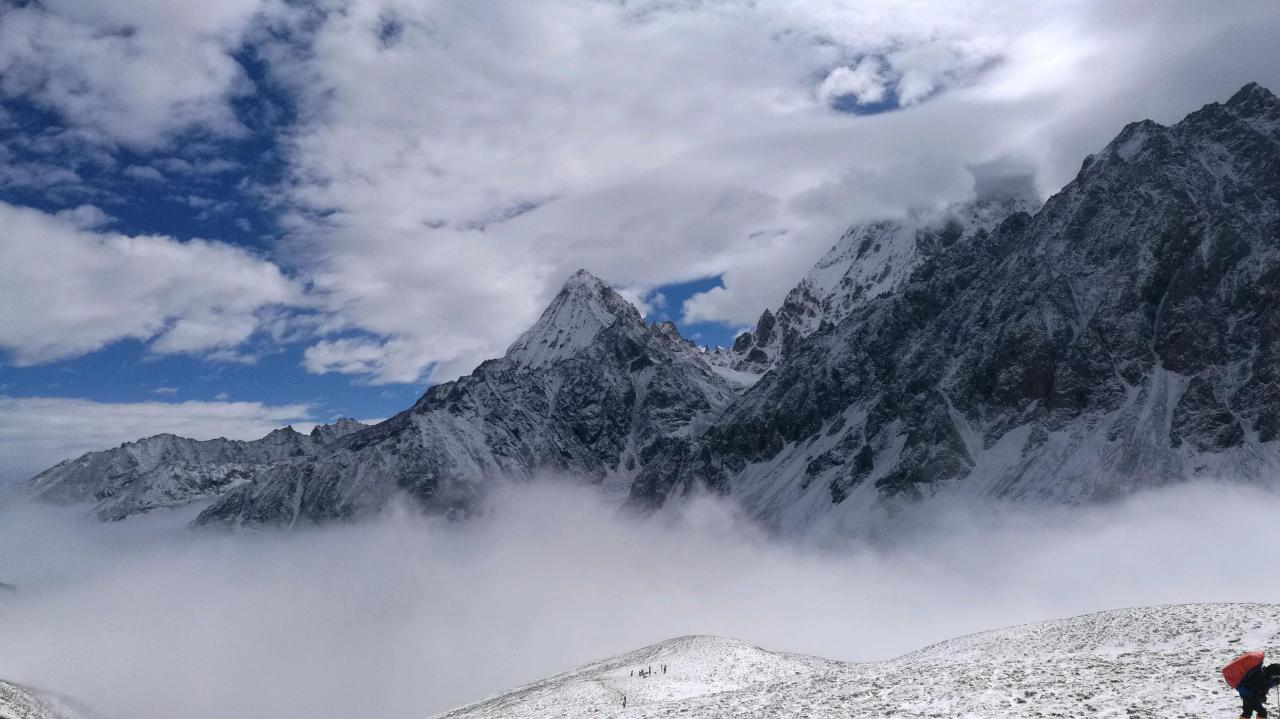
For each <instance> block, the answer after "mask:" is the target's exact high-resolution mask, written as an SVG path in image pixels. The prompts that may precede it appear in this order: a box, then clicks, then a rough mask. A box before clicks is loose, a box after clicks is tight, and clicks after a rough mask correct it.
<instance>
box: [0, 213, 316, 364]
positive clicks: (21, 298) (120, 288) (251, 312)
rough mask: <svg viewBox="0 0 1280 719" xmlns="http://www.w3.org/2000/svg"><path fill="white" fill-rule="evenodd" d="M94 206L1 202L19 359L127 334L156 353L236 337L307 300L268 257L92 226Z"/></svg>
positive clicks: (5, 283) (7, 309)
mask: <svg viewBox="0 0 1280 719" xmlns="http://www.w3.org/2000/svg"><path fill="white" fill-rule="evenodd" d="M104 217H105V215H103V214H102V213H101V211H100V210H97V209H96V208H92V207H82V208H79V209H78V210H75V211H73V212H70V213H64V214H61V215H59V216H51V215H47V214H44V213H42V212H39V211H37V210H33V209H29V208H22V207H16V206H14V205H9V204H6V203H3V202H0V226H3V227H4V228H5V233H6V237H5V240H4V241H3V242H0V348H4V349H7V350H8V351H9V352H10V353H11V355H12V357H13V359H14V361H15V362H16V363H18V364H20V365H22V364H33V363H37V362H43V361H48V360H51V359H57V358H61V357H69V356H74V355H77V354H82V353H84V352H88V351H92V350H94V349H97V348H99V347H102V346H103V345H105V344H107V343H109V342H112V341H115V340H119V339H124V338H134V339H139V340H143V341H148V340H150V341H152V344H151V345H150V347H151V349H152V351H154V352H158V353H173V352H197V351H201V350H209V349H217V348H223V347H228V346H233V345H236V344H239V343H241V342H243V341H245V340H246V339H248V338H249V337H250V336H251V335H252V334H253V333H254V331H255V330H256V329H257V328H258V327H259V325H260V320H259V314H260V313H261V312H263V311H265V310H266V309H268V308H270V307H272V306H276V305H289V304H297V303H300V302H302V301H303V294H302V292H301V290H300V289H299V288H298V287H296V286H295V285H294V283H293V282H292V281H291V280H290V279H289V278H287V277H286V276H285V275H284V274H283V273H282V272H281V271H280V269H279V268H278V267H277V266H276V265H274V264H273V263H271V262H268V261H266V260H263V259H261V258H259V257H256V256H254V255H252V254H250V253H248V252H246V251H244V250H242V249H240V248H237V247H234V246H231V245H226V244H221V243H218V242H210V241H204V240H191V241H188V242H178V241H176V240H174V239H172V238H169V237H161V236H138V237H129V236H126V235H121V234H116V233H104V232H94V231H91V230H88V229H86V228H87V227H91V226H94V225H97V224H101V223H102V222H103V221H104Z"/></svg>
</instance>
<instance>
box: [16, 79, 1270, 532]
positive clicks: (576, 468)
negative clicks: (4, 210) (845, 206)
mask: <svg viewBox="0 0 1280 719" xmlns="http://www.w3.org/2000/svg"><path fill="white" fill-rule="evenodd" d="M1035 204H1036V203H1035V202H1034V201H1033V200H1032V199H1030V198H1028V197H1027V196H1025V195H1022V194H1013V195H997V196H984V197H980V198H978V199H976V200H974V201H972V202H968V203H963V204H960V205H956V206H953V207H950V208H947V209H945V210H941V211H919V212H915V213H912V214H911V215H910V216H908V217H907V218H905V219H898V220H886V221H882V222H873V223H869V224H865V225H859V226H856V227H854V228H851V229H850V230H849V231H848V232H847V233H845V235H844V236H843V237H842V238H841V240H840V242H839V243H838V244H837V245H836V246H835V247H834V248H832V250H831V251H830V252H829V253H828V254H827V255H826V256H825V257H824V258H823V259H822V260H821V261H820V262H819V263H818V265H817V266H816V267H815V268H814V269H813V270H812V271H811V272H810V273H809V274H808V275H807V276H806V277H805V278H804V279H803V280H802V281H801V282H800V284H798V285H797V286H796V287H795V289H793V290H792V291H791V292H790V293H789V294H788V296H787V298H786V300H785V301H784V303H783V304H782V306H781V307H779V308H778V309H777V310H776V311H771V312H765V313H764V314H763V315H762V316H761V318H760V321H759V322H758V323H757V325H756V327H755V328H754V329H753V330H752V331H751V332H749V333H745V334H743V335H742V336H740V337H739V338H738V341H737V342H735V344H734V346H733V347H732V348H721V349H716V350H705V349H699V348H697V347H695V346H694V345H693V344H691V343H689V342H688V341H686V340H685V339H683V338H682V337H681V336H680V335H679V333H678V332H677V330H676V328H675V327H674V326H673V325H671V324H669V323H664V324H660V325H653V324H648V323H646V322H645V321H644V319H643V318H642V317H641V315H640V313H639V312H638V311H637V310H636V309H635V307H633V306H632V305H630V304H629V303H628V302H626V301H625V300H624V299H622V297H620V296H619V295H618V294H617V293H616V292H614V291H613V290H612V289H610V287H609V286H608V285H607V284H606V283H604V282H603V281H601V280H599V279H597V278H595V277H593V276H591V275H590V274H588V273H587V272H585V271H579V272H578V273H576V274H575V275H574V276H573V277H571V278H569V280H568V281H567V282H566V284H565V285H564V288H563V289H562V290H561V291H560V293H559V294H558V295H557V296H556V298H555V299H554V300H553V302H552V303H551V305H550V306H549V307H548V308H547V309H546V311H545V312H544V313H543V315H542V317H541V318H540V319H539V320H538V322H537V323H536V324H535V325H534V326H533V327H532V328H531V329H530V330H529V331H528V332H526V333H525V334H524V335H523V336H522V337H520V338H519V339H518V340H517V341H516V342H515V343H514V344H513V345H512V346H511V348H510V349H509V350H508V351H507V353H506V355H505V356H504V357H502V358H500V359H495V360H490V361H487V362H484V363H483V364H481V365H480V366H479V367H477V368H476V369H475V371H474V372H472V373H471V374H469V375H467V376H465V377H462V378H460V379H458V380H456V381H453V382H447V383H444V384H441V385H438V386H435V387H432V388H431V389H430V390H428V391H427V392H426V394H424V395H423V396H422V398H421V399H419V400H418V402H417V403H416V404H414V406H413V407H411V408H409V409H407V410H405V411H404V412H401V413H400V414H398V415H396V416H395V417H392V418H391V419H389V420H387V421H385V422H382V423H379V424H377V425H375V426H372V427H364V426H360V425H358V423H354V422H351V421H349V420H345V421H343V422H340V423H339V424H338V425H333V426H330V427H328V428H324V429H321V428H318V429H317V430H316V431H315V432H312V434H311V435H310V436H303V435H299V434H297V433H296V432H292V431H291V430H280V431H278V432H275V433H272V434H271V435H268V436H267V437H265V438H263V439H261V440H257V441H256V442H230V441H228V440H214V441H212V442H195V441H193V440H184V439H181V438H177V437H172V436H169V435H161V436H159V437H153V438H150V439H146V440H140V441H139V442H136V443H130V444H126V445H123V446H122V447H120V448H117V449H114V450H108V451H105V452H95V453H90V454H88V455H85V456H84V457H81V458H78V459H75V460H69V461H67V462H63V463H62V464H59V465H57V466H55V467H53V468H51V469H49V470H46V471H45V472H43V473H41V474H40V475H38V476H37V477H35V478H34V479H33V480H31V483H30V487H29V489H30V491H31V493H33V494H34V495H35V496H37V497H39V498H42V499H46V500H50V501H57V502H81V501H92V502H96V504H97V510H98V513H99V515H100V516H102V517H103V518H104V519H120V518H123V517H126V516H129V515H130V514H134V513H137V512H142V511H147V510H149V509H152V508H155V507H162V506H172V505H176V504H182V503H186V502H191V501H195V500H201V499H212V503H211V504H210V506H208V507H207V508H206V509H205V510H204V511H203V513H201V514H200V516H199V518H198V519H197V523H199V524H217V525H227V526H236V525H294V524H296V523H299V522H303V523H312V522H323V521H327V520H333V519H351V518H357V517H361V516H367V515H371V514H374V513H376V512H378V511H379V510H381V509H382V508H383V507H384V506H386V504H387V503H388V502H389V501H391V500H392V498H394V497H398V496H403V497H408V498H410V499H411V500H413V501H414V502H415V503H416V504H417V505H419V506H420V507H422V508H423V509H424V510H426V511H428V512H433V513H441V514H447V515H451V516H460V515H466V514H468V513H470V512H472V511H474V510H475V509H476V508H477V507H478V506H479V502H481V501H482V498H483V496H484V494H485V491H486V488H487V487H489V486H490V485H491V484H492V483H494V482H499V481H504V480H516V481H524V480H535V479H537V478H538V477H539V476H540V475H543V474H548V473H550V474H557V475H564V474H568V475H572V476H576V477H580V478H582V479H584V480H586V481H589V482H592V483H596V484H598V485H600V486H601V487H602V489H603V490H604V491H606V492H609V493H610V494H611V495H613V496H616V497H617V499H618V501H619V502H624V501H625V503H626V504H628V506H631V507H633V508H637V509H652V508H656V507H660V506H662V505H664V504H665V503H667V502H670V501H672V500H674V499H677V498H679V497H683V496H686V495H688V494H689V493H691V492H695V491H699V490H710V491H713V492H716V493H720V494H723V495H726V496H729V497H731V498H734V499H735V500H736V501H738V502H740V503H741V505H742V506H743V507H744V508H745V509H746V510H747V511H748V512H749V513H750V514H752V515H753V516H756V517H758V518H759V519H761V520H762V521H764V522H765V523H767V524H769V525H771V526H774V527H777V528H781V529H788V528H795V527H804V526H808V525H811V524H813V523H814V522H818V521H822V520H824V519H826V518H832V517H837V518H838V517H840V516H842V515H846V514H850V513H856V512H858V511H861V510H863V509H865V508H868V507H875V506H878V505H880V504H882V503H884V502H885V501H893V500H902V499H910V498H918V497H925V496H931V495H936V494H945V493H955V494H960V495H968V496H973V497H999V498H1005V499H1014V500H1019V501H1049V502H1084V501H1090V500H1096V499H1104V498H1110V497H1116V496H1120V495H1123V494H1126V493H1130V492H1133V491H1135V490H1137V489H1140V488H1145V487H1154V486H1159V485H1164V484H1169V483H1174V482H1182V481H1187V480H1192V479H1195V478H1198V477H1215V478H1224V479H1231V480H1236V481H1246V482H1263V481H1272V479H1273V478H1274V477H1276V476H1278V473H1280V441H1278V439H1280V101H1278V100H1277V98H1276V97H1275V96H1274V95H1272V94H1271V93H1270V92H1269V91H1267V90H1266V89H1264V88H1262V87H1260V86H1258V85H1256V84H1251V85H1247V86H1245V87H1244V88H1243V89H1241V90H1240V91H1239V92H1238V93H1236V94H1235V95H1234V96H1232V97H1231V98H1230V99H1229V100H1228V101H1227V102H1226V103H1214V104H1210V105H1207V106H1205V107H1204V108H1202V109H1200V110H1198V111H1196V112H1194V113H1192V114H1191V115H1189V116H1187V117H1186V118H1185V119H1184V120H1182V121H1181V122H1179V123H1177V124H1175V125H1172V126H1169V127H1165V126H1161V125H1158V124H1156V123H1154V122H1151V121H1144V122H1139V123H1134V124H1131V125H1129V126H1127V127H1125V128H1124V130H1123V131H1122V132H1121V133H1120V135H1119V136H1117V137H1116V139H1115V140H1113V141H1112V142H1111V143H1110V144H1108V145H1107V146H1106V147H1105V148H1104V149H1103V150H1102V151H1100V152H1099V153H1098V154H1096V155H1091V156H1089V157H1088V158H1086V159H1085V161H1084V163H1083V165H1082V167H1081V169H1080V172H1079V174H1078V175H1077V177H1076V178H1075V179H1074V180H1072V181H1071V182H1070V183H1069V184H1068V185H1067V186H1066V187H1064V188H1063V189H1062V190H1061V191H1060V192H1058V193H1057V194H1056V195H1054V196H1053V197H1052V198H1050V199H1049V200H1048V201H1047V202H1046V203H1045V204H1044V206H1043V207H1039V208H1037V207H1036V206H1035Z"/></svg>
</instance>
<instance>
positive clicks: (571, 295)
mask: <svg viewBox="0 0 1280 719" xmlns="http://www.w3.org/2000/svg"><path fill="white" fill-rule="evenodd" d="M620 319H621V320H624V321H628V322H632V323H635V324H636V325H638V326H643V325H644V318H643V317H641V315H640V310H638V309H636V307H635V305H632V304H631V303H630V302H628V301H627V300H626V299H624V298H623V297H622V295H619V294H618V293H617V292H616V291H614V289H613V288H612V287H610V286H609V283H607V282H605V281H604V280H602V279H600V278H599V277H596V276H595V275H593V274H591V273H590V272H588V271H586V270H578V271H577V272H574V273H573V274H572V275H570V276H569V279H568V280H566V281H565V283H564V286H563V287H561V288H560V292H559V293H557V294H556V296H555V299H553V300H551V304H550V305H548V306H547V308H546V309H545V310H543V312H542V316H541V317H539V318H538V321H537V322H536V323H534V325H533V327H530V328H529V330H528V331H526V332H525V333H524V334H522V335H520V337H519V339H517V340H516V341H515V342H514V343H512V345H511V347H509V348H508V349H507V358H508V359H510V360H511V361H513V362H515V363H516V364H518V365H521V366H523V367H544V366H546V365H549V364H554V363H555V362H557V361H559V360H562V359H565V358H567V357H571V356H573V355H574V354H576V353H577V352H579V351H580V350H582V349H585V348H586V347H588V346H590V344H591V343H592V341H593V340H594V339H595V338H596V336H597V335H598V334H600V332H601V331H602V330H604V329H605V328H607V327H610V326H612V325H613V324H614V323H615V322H617V321H618V320H620Z"/></svg>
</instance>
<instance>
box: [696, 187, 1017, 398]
mask: <svg viewBox="0 0 1280 719" xmlns="http://www.w3.org/2000/svg"><path fill="white" fill-rule="evenodd" d="M1038 205H1039V200H1038V198H1036V197H1035V195H1034V192H1033V189H1032V188H1031V187H1030V185H1029V183H1028V184H1027V185H1026V186H1025V187H1016V188H1008V189H1006V190H1004V191H1001V192H998V193H991V194H984V195H982V196H980V197H978V198H976V199H973V200H969V201H966V202H958V203H955V204H953V205H951V206H950V207H947V208H945V209H943V210H932V209H918V210H914V211H912V212H910V213H909V214H908V215H907V216H906V217H905V218H900V219H888V220H879V221H876V222H869V223H865V224H858V225H854V226H852V227H850V228H849V229H848V230H847V231H846V232H845V233H844V235H843V236H841V238H840V241H839V242H837V243H836V244H835V246H833V247H832V248H831V249H830V250H828V251H827V253H826V254H825V255H823V257H822V259H820V260H818V263H817V264H816V265H814V267H813V269H812V270H810V271H809V273H808V274H807V275H805V277H804V279H802V280H800V282H799V283H798V284H797V285H796V286H795V287H794V288H792V290H791V291H790V292H788V293H787V296H786V299H784V300H783V302H782V305H781V306H780V307H779V308H778V309H777V311H770V310H765V311H764V313H763V314H761V315H760V319H759V321H757V322H756V326H755V329H753V330H752V331H750V332H744V333H742V334H740V335H738V337H737V339H736V340H735V341H734V343H733V347H732V348H729V349H720V348H717V349H715V350H711V351H710V352H709V353H708V359H709V360H710V361H712V362H713V363H715V364H719V365H723V366H726V367H731V368H733V369H736V370H742V371H747V372H757V373H759V372H765V371H768V370H769V369H771V368H772V367H773V366H774V365H775V364H776V363H777V361H778V359H779V358H780V357H781V356H782V354H783V353H784V352H786V351H787V350H789V349H790V348H791V347H794V346H795V345H796V343H798V342H799V341H800V340H801V339H804V338H805V337H808V336H809V335H811V334H813V333H814V332H817V331H818V330H819V329H822V328H824V327H825V326H828V325H833V324H835V323H837V322H839V321H840V320H841V319H843V318H844V317H845V316H847V315H848V314H849V313H850V312H852V311H853V310H854V309H855V308H856V307H858V306H860V305H861V304H863V303H865V302H867V301H869V300H871V299H873V298H875V297H879V296H880V295H883V294H886V293H890V292H893V291H894V290H896V289H897V288H898V287H899V286H900V285H901V284H902V283H903V282H905V281H906V280H907V278H909V277H910V276H911V273H912V272H913V271H914V270H915V268H916V267H917V266H918V265H919V264H920V263H921V262H924V261H925V260H926V259H928V258H929V257H932V256H933V255H935V254H937V253H939V252H941V251H943V250H945V249H946V248H948V247H950V246H951V245H954V244H956V243H968V242H972V241H973V240H974V237H975V236H976V235H978V234H982V235H986V234H987V233H989V232H991V230H992V229H994V228H995V227H996V225H998V224H1000V223H1001V222H1002V221H1003V220H1004V219H1005V218H1007V217H1009V216H1010V215H1012V214H1014V213H1017V212H1032V211H1034V210H1035V209H1036V207H1037V206H1038Z"/></svg>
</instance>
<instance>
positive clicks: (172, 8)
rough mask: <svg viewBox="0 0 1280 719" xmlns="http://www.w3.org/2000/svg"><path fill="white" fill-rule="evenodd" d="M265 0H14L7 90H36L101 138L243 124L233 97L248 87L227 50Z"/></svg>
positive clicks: (4, 47)
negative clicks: (18, 1)
mask: <svg viewBox="0 0 1280 719" xmlns="http://www.w3.org/2000/svg"><path fill="white" fill-rule="evenodd" d="M261 5H262V3H261V2H260V0H229V1H227V2H217V3H205V4H200V5H192V4H187V3H173V2H163V1H161V0H145V1H144V2H111V1H109V0H49V1H47V2H43V3H38V4H37V3H30V4H25V5H19V6H13V5H10V6H9V7H7V8H4V9H0V78H3V79H0V95H8V96H10V97H14V96H22V97H25V98H28V99H31V100H34V101H35V102H38V103H39V104H41V105H43V106H45V107H48V108H52V109H55V110H57V111H58V112H59V113H61V114H62V116H63V117H64V118H65V119H66V120H67V122H69V123H70V124H72V125H73V126H75V127H79V128H83V129H85V130H88V131H90V132H93V133H96V134H97V135H98V136H99V137H100V138H101V139H102V140H103V141H108V142H109V141H120V142H125V143H128V144H130V145H134V146H138V147H154V146H158V145H161V144H163V143H164V142H165V141H166V140H168V139H169V137H170V136H171V135H172V134H173V133H175V132H178V131H181V130H184V129H188V128H199V129H202V130H207V131H213V132H216V133H220V134H224V135H235V134H238V133H240V132H241V131H242V129H243V128H242V127H241V125H240V123H239V122H238V121H237V120H236V119H235V115H234V113H233V112H232V111H231V108H230V105H229V100H230V98H232V97H233V96H235V95H237V94H241V93H244V92H247V91H248V90H249V88H248V87H247V80H246V78H245V75H244V71H243V70H242V68H241V67H240V65H239V64H238V63H237V62H236V61H235V59H234V58H233V57H232V56H231V54H230V53H231V52H232V51H233V50H235V49H236V47H237V46H238V45H239V43H240V38H241V35H242V34H243V32H244V31H245V30H246V29H247V28H248V26H249V22H250V20H252V19H253V17H254V15H255V13H257V12H258V11H259V9H260V7H261Z"/></svg>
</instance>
